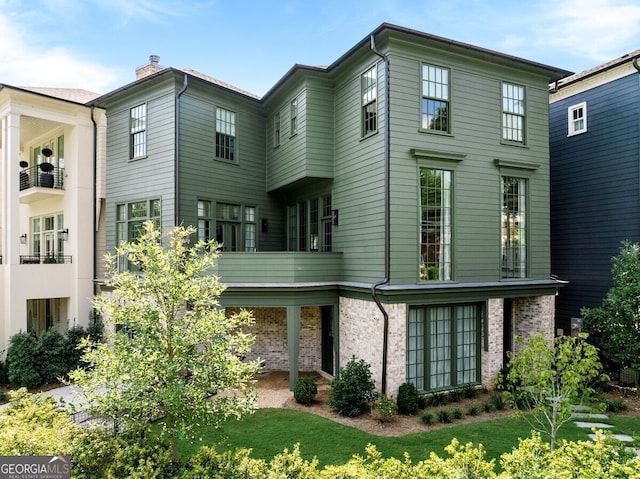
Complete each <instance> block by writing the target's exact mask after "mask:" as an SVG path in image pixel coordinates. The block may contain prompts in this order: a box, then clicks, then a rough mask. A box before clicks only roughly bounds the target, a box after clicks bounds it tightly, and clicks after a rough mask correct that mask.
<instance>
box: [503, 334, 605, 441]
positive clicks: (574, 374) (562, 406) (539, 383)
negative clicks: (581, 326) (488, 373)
mask: <svg viewBox="0 0 640 479" xmlns="http://www.w3.org/2000/svg"><path fill="white" fill-rule="evenodd" d="M585 338H586V335H584V334H583V335H580V336H560V337H557V338H555V340H554V341H553V344H550V342H549V340H548V339H547V338H545V337H544V336H543V335H542V334H538V335H536V336H534V337H532V338H530V339H529V340H528V341H527V342H526V343H525V342H524V341H523V340H522V338H518V339H517V341H518V343H519V345H520V348H519V349H520V352H519V353H518V354H517V355H514V354H513V353H512V352H510V353H509V358H510V361H509V372H508V378H507V379H508V380H509V382H511V383H513V384H516V385H518V386H519V389H516V390H507V391H506V392H505V394H506V395H507V398H508V399H509V400H510V401H511V403H512V404H513V405H514V406H515V407H517V408H518V409H521V410H525V411H527V412H528V413H530V414H526V415H524V417H525V418H526V419H527V421H529V423H530V425H531V427H533V429H534V430H536V431H537V432H540V433H542V434H545V435H547V436H549V438H550V439H551V449H552V450H553V448H554V445H555V441H556V436H557V432H558V429H560V427H561V426H562V425H563V424H564V423H565V422H567V421H568V420H569V419H570V418H571V414H572V408H571V405H572V404H576V403H579V402H582V401H583V400H584V399H586V398H588V397H589V396H590V395H591V393H593V389H592V387H591V383H592V381H593V380H595V379H600V378H601V377H602V373H601V371H602V365H601V364H600V362H599V361H598V351H597V349H596V348H595V347H594V346H593V345H591V344H589V343H588V342H586V341H585Z"/></svg>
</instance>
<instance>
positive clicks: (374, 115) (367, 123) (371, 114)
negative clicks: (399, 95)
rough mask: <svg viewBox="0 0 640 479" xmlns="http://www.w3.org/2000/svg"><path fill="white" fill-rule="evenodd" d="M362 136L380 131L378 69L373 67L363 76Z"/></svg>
mask: <svg viewBox="0 0 640 479" xmlns="http://www.w3.org/2000/svg"><path fill="white" fill-rule="evenodd" d="M360 83H361V95H362V136H367V135H370V134H371V133H375V132H376V131H377V130H378V102H377V99H378V69H377V67H375V66H374V67H373V68H371V69H369V70H367V71H366V72H364V73H363V74H362V77H361V82H360Z"/></svg>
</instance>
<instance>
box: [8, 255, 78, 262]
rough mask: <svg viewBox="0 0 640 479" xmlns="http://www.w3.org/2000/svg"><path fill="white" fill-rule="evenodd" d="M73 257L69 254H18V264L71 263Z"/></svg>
mask: <svg viewBox="0 0 640 479" xmlns="http://www.w3.org/2000/svg"><path fill="white" fill-rule="evenodd" d="M72 262H73V257H72V256H69V255H66V256H65V255H62V254H56V255H43V256H41V255H39V254H31V255H20V264H71V263H72Z"/></svg>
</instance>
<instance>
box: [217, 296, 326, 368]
mask: <svg viewBox="0 0 640 479" xmlns="http://www.w3.org/2000/svg"><path fill="white" fill-rule="evenodd" d="M238 310H239V308H227V309H226V314H228V315H230V314H233V313H234V312H236V311H238ZM249 310H250V311H251V313H252V315H253V318H254V319H255V324H254V326H253V327H252V328H251V329H250V332H251V333H252V334H253V335H254V336H255V337H256V340H255V342H254V343H253V346H252V347H251V351H250V352H249V353H248V354H247V359H249V360H255V359H258V358H260V359H261V360H263V361H264V364H265V370H267V371H288V370H289V349H288V343H287V308H249ZM321 326H322V323H321V321H320V308H319V307H305V308H301V310H300V351H299V355H298V369H299V370H300V371H319V370H320V368H321V356H320V354H321V348H320V342H321Z"/></svg>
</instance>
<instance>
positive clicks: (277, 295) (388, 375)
mask: <svg viewBox="0 0 640 479" xmlns="http://www.w3.org/2000/svg"><path fill="white" fill-rule="evenodd" d="M567 74H569V72H566V71H564V70H560V69H557V68H552V67H549V66H546V65H541V64H538V63H535V62H532V61H528V60H524V59H521V58H515V57H512V56H509V55H505V54H501V53H498V52H494V51H489V50H486V49H482V48H478V47H475V46H472V45H467V44H463V43H459V42H456V41H453V40H449V39H445V38H440V37H436V36H433V35H429V34H426V33H422V32H417V31H413V30H408V29H406V28H402V27H398V26H394V25H389V24H383V25H381V26H380V27H378V28H377V29H376V30H375V31H373V32H372V33H371V35H369V36H367V37H366V38H364V39H363V40H362V41H361V42H360V43H358V44H357V45H355V46H353V48H351V49H350V50H349V51H347V52H346V53H345V54H344V55H343V56H342V57H340V58H339V59H337V60H336V61H335V62H334V63H332V64H331V65H329V66H328V67H310V66H302V65H295V66H294V67H292V68H291V70H289V71H288V72H287V73H286V74H285V75H284V76H283V77H282V79H281V80H280V81H279V82H278V83H277V84H276V85H274V86H273V87H272V88H271V90H269V92H268V93H267V94H266V95H265V96H264V97H262V98H259V97H256V96H254V95H252V94H250V93H247V92H244V91H241V90H239V89H237V88H234V87H233V86H231V85H228V84H225V83H223V82H221V81H219V80H216V79H214V78H212V77H208V76H206V75H203V74H201V73H198V72H195V71H192V70H186V69H176V68H165V67H162V66H161V65H160V64H159V58H158V57H155V56H152V57H151V58H150V63H149V64H148V65H144V66H143V67H140V68H139V69H138V71H137V79H136V81H134V82H133V83H131V84H128V85H126V86H123V87H122V88H119V89H117V90H115V91H113V92H110V93H108V94H106V95H103V96H102V97H100V98H98V99H97V100H96V101H95V103H94V104H95V105H96V106H99V107H101V108H104V109H105V110H106V115H107V133H106V153H107V166H106V192H107V194H106V198H107V200H106V204H105V205H104V211H103V216H104V217H103V221H104V222H105V227H106V248H108V249H111V248H113V247H114V246H115V245H116V244H117V243H118V242H120V241H123V240H132V239H135V236H136V232H137V228H138V226H139V225H140V222H141V221H143V220H146V219H153V220H156V221H158V222H159V223H160V224H161V225H162V226H163V227H170V226H173V225H176V224H188V225H194V226H196V227H197V229H198V235H199V236H200V237H203V238H216V239H217V240H218V241H219V242H220V243H222V244H223V246H222V253H221V256H220V258H219V261H218V265H217V268H218V274H219V275H220V277H221V280H222V282H223V283H224V284H225V285H226V287H227V289H226V291H225V293H224V294H223V296H222V298H221V304H222V306H223V307H224V308H226V309H227V310H228V311H232V310H234V309H235V308H248V309H251V310H252V311H253V314H254V317H255V318H256V325H255V329H254V331H253V332H254V333H255V334H256V337H257V341H256V344H255V345H254V348H253V351H252V356H255V357H260V358H261V359H262V360H263V361H264V364H265V368H266V369H272V370H288V371H289V372H290V374H289V377H290V385H291V386H293V385H294V384H295V381H296V379H297V375H298V371H306V370H316V371H324V372H325V373H326V374H328V375H333V374H335V373H336V372H337V371H338V370H339V368H340V367H342V366H344V365H345V364H346V362H347V361H348V360H349V359H350V358H351V357H353V356H355V357H357V358H362V359H364V360H366V361H367V362H368V363H370V364H371V369H372V372H373V374H374V378H375V379H376V381H377V385H378V388H379V389H380V390H381V391H382V392H384V393H387V394H393V395H396V394H397V390H398V387H399V386H400V385H401V384H402V383H404V382H407V381H409V382H412V383H414V384H415V385H416V386H417V388H418V389H419V390H421V391H425V392H428V391H436V390H446V389H452V388H456V387H463V386H467V385H480V384H484V385H486V386H488V387H492V386H493V384H494V380H495V376H496V374H497V372H498V371H499V370H500V368H501V367H502V366H503V364H504V360H505V355H506V352H507V351H509V350H511V349H512V347H513V339H514V337H515V336H516V335H523V336H527V335H531V334H534V333H537V332H539V331H543V332H544V333H545V334H548V335H549V337H551V336H552V335H553V324H554V298H555V295H556V293H557V291H558V288H559V287H560V286H562V283H560V282H558V281H556V280H554V279H551V278H550V246H549V244H550V243H549V242H550V239H549V237H550V232H549V133H548V131H549V130H548V91H547V90H548V85H549V83H550V82H551V81H555V80H556V79H559V78H561V77H563V76H566V75H567ZM122 267H126V264H123V265H122Z"/></svg>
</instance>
